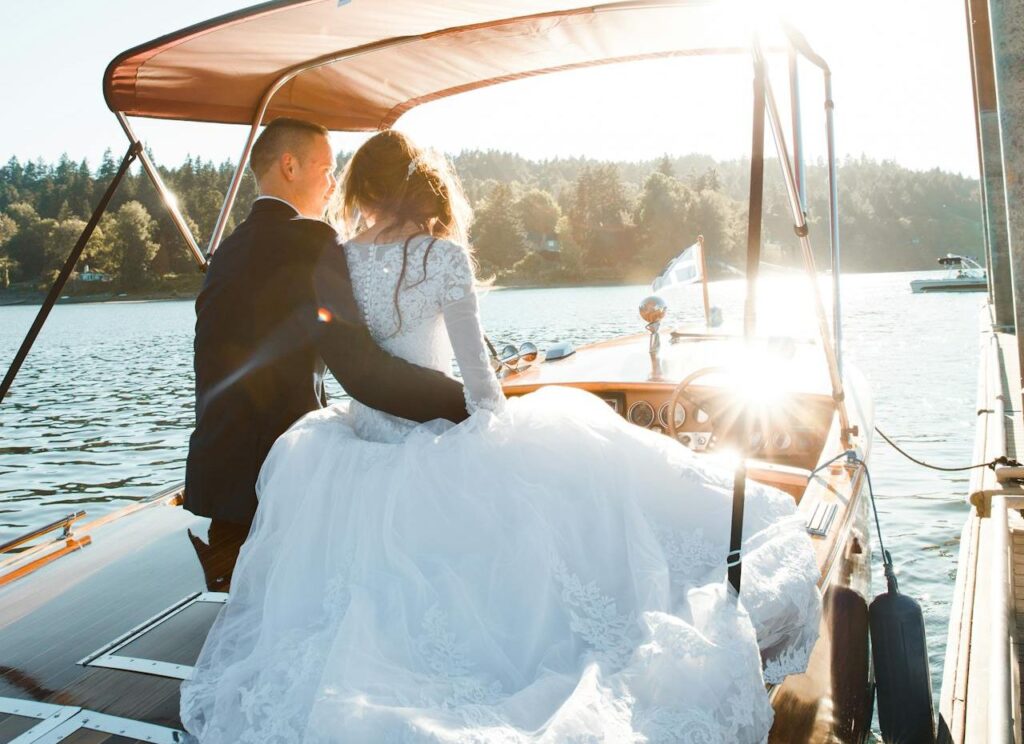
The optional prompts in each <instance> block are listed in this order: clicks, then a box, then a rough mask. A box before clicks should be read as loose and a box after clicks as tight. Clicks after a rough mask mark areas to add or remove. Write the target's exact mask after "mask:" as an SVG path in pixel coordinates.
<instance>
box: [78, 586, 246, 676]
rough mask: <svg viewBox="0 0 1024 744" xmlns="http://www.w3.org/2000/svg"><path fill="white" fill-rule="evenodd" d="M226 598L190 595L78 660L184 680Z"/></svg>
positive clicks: (189, 672) (91, 664) (190, 670)
mask: <svg viewBox="0 0 1024 744" xmlns="http://www.w3.org/2000/svg"><path fill="white" fill-rule="evenodd" d="M227 598H228V595H227V594H225V593H223V592H196V593H195V594H190V595H189V596H187V597H185V598H184V599H182V600H181V601H179V602H177V603H175V604H173V605H171V606H170V607H168V608H167V609H166V610H164V611H162V612H160V613H158V614H157V615H155V616H153V617H151V618H150V619H149V620H146V621H145V622H144V623H142V624H141V625H138V626H137V627H135V628H132V629H131V630H130V631H128V632H127V633H125V634H124V635H122V636H120V637H119V638H115V639H114V640H113V641H111V642H110V643H108V644H106V645H105V646H103V647H102V648H99V649H97V650H96V651H94V652H93V653H91V654H89V655H88V656H86V657H85V658H84V659H82V660H81V661H79V662H78V663H79V664H83V665H85V666H95V667H105V668H107V669H121V670H124V671H129V672H139V673H142V674H153V675H156V676H158V677H170V678H172V679H188V678H189V677H190V676H191V674H192V667H193V665H194V664H195V661H196V658H198V656H199V651H200V649H201V648H202V647H203V642H204V641H205V640H206V636H207V634H208V633H209V632H210V627H211V626H212V625H213V621H214V620H215V619H216V618H217V614H218V613H219V612H220V610H221V607H223V605H224V603H225V602H227Z"/></svg>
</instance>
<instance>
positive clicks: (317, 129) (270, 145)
mask: <svg viewBox="0 0 1024 744" xmlns="http://www.w3.org/2000/svg"><path fill="white" fill-rule="evenodd" d="M329 134H330V133H329V132H328V130H327V127H322V126H320V125H319V124H314V123H313V122H311V121H306V120H305V119H291V118H288V117H286V116H282V117H280V118H278V119H274V120H273V121H272V122H270V123H269V124H267V126H265V127H264V128H263V131H262V132H261V133H260V136H259V137H257V138H256V142H255V144H253V146H252V153H251V154H250V155H249V167H250V168H251V169H252V172H253V175H255V176H256V179H257V180H259V179H260V178H262V177H263V174H264V173H266V172H267V171H268V170H269V169H270V167H271V166H272V165H273V164H274V163H276V162H277V160H278V158H280V157H281V156H282V155H283V154H284V153H286V152H293V153H297V152H299V151H301V150H302V149H303V148H305V146H306V145H308V144H309V142H310V140H311V139H312V137H314V136H323V137H327V136H328V135H329Z"/></svg>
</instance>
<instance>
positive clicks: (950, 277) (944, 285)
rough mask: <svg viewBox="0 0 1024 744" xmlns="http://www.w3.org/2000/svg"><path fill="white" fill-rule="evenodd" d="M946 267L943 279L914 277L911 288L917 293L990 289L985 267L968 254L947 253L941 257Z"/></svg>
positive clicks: (982, 290) (940, 260)
mask: <svg viewBox="0 0 1024 744" xmlns="http://www.w3.org/2000/svg"><path fill="white" fill-rule="evenodd" d="M939 263H940V264H942V265H943V266H945V267H946V269H947V271H946V275H945V276H944V277H942V278H941V279H914V280H913V281H912V282H910V289H911V290H913V292H914V293H915V294H920V293H921V292H984V291H985V290H986V289H988V278H987V276H986V274H985V267H984V266H982V265H981V264H979V263H978V262H977V261H975V260H974V259H973V258H969V257H968V256H957V255H955V254H953V253H947V254H946V255H945V256H943V257H942V258H940V259H939Z"/></svg>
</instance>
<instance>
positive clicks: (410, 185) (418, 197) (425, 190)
mask: <svg viewBox="0 0 1024 744" xmlns="http://www.w3.org/2000/svg"><path fill="white" fill-rule="evenodd" d="M340 199H341V205H340V208H339V209H336V212H335V221H336V222H340V223H341V224H340V227H341V233H342V235H344V236H345V237H346V238H350V237H352V236H353V235H354V234H355V233H356V232H357V231H358V230H359V227H360V221H361V215H360V211H361V210H369V211H372V212H373V213H374V214H376V215H378V219H387V220H389V222H388V224H386V225H384V226H383V229H382V230H380V232H378V234H377V235H378V237H381V236H386V235H388V234H389V233H390V234H394V233H395V232H397V231H399V230H401V229H402V228H403V227H404V226H405V225H406V224H412V225H415V226H416V227H417V228H419V232H417V233H413V234H412V235H410V236H408V237H407V238H406V240H405V243H404V245H403V246H402V270H401V272H400V273H399V275H398V283H397V284H396V285H395V311H396V313H397V314H398V329H397V330H396V331H395V333H398V330H401V327H402V311H401V308H400V307H399V304H398V295H399V292H400V291H401V289H402V283H403V282H404V280H405V273H406V266H407V264H408V261H409V243H410V242H411V241H412V239H413V238H414V237H416V235H418V234H421V233H426V234H427V235H430V236H432V237H433V238H435V239H437V238H444V239H447V240H451V241H452V242H454V243H458V244H459V245H462V246H465V247H466V248H467V249H468V247H469V243H468V238H469V223H470V220H471V219H472V216H473V211H472V209H471V208H470V206H469V202H468V201H467V199H466V195H465V192H463V190H462V184H461V183H460V182H459V178H458V176H456V175H455V171H454V170H453V169H452V167H451V165H450V164H449V162H448V160H447V159H446V158H445V157H444V156H443V155H439V154H437V153H434V152H432V151H427V150H423V149H421V148H419V147H417V146H416V145H415V144H414V143H413V142H412V140H410V139H409V138H408V137H407V136H406V135H404V134H402V133H401V132H398V131H395V130H394V129H387V130H385V131H383V132H380V133H378V134H375V135H374V136H373V137H370V139H368V140H367V141H366V142H364V143H363V146H362V147H360V148H359V149H358V150H356V152H355V154H354V155H353V156H352V158H351V159H350V160H349V161H348V163H347V164H346V165H345V169H344V171H343V172H342V175H341V189H340ZM433 245H434V242H433V241H431V243H430V245H429V246H428V247H427V250H426V251H424V253H423V277H422V278H421V279H420V281H423V280H425V279H426V278H427V258H428V256H429V255H430V249H431V248H433ZM417 283H419V282H417Z"/></svg>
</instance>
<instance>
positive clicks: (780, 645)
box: [181, 131, 820, 744]
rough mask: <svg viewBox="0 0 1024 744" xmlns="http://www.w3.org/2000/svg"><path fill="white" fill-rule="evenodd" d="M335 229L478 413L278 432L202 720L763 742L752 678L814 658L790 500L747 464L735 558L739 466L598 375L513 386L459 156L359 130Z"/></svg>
mask: <svg viewBox="0 0 1024 744" xmlns="http://www.w3.org/2000/svg"><path fill="white" fill-rule="evenodd" d="M343 189H344V195H343V209H342V217H343V220H344V224H345V226H346V227H348V228H350V229H351V228H352V227H353V226H354V225H355V224H356V222H357V221H361V223H362V224H364V225H365V226H366V227H365V229H364V230H363V231H362V232H360V233H358V234H357V235H355V236H354V237H353V238H352V239H351V240H349V241H348V242H347V243H345V245H344V250H345V252H346V257H347V259H348V265H349V268H350V272H351V278H352V285H353V289H354V292H355V296H356V299H357V302H358V304H359V307H360V309H361V311H362V313H363V316H364V318H365V321H366V324H367V326H368V327H369V329H370V331H371V333H372V334H373V336H374V338H375V339H376V340H377V342H378V343H379V344H380V345H381V346H383V347H384V348H385V349H386V350H387V351H389V352H391V353H392V354H395V355H397V356H400V357H403V358H405V359H407V360H409V361H411V362H414V363H415V364H419V365H422V366H426V367H432V368H434V369H438V370H444V371H446V372H450V371H451V359H452V356H453V353H454V357H455V360H456V361H457V363H458V367H459V371H460V373H461V376H462V379H463V382H464V384H465V390H466V398H467V404H468V410H469V411H470V413H471V414H472V415H471V416H470V417H469V418H468V419H467V420H466V421H465V422H463V423H462V424H459V425H457V426H455V425H452V424H450V423H448V422H440V421H437V422H432V423H429V424H422V425H416V424H413V423H411V422H409V421H405V420H403V419H397V418H394V417H392V416H388V415H386V414H383V413H379V412H377V411H375V410H372V409H369V408H366V407H364V406H362V405H360V404H359V403H357V402H352V403H351V404H350V405H348V404H345V403H342V404H338V405H334V406H331V407H329V408H326V409H323V410H320V411H316V412H314V413H310V414H308V415H307V416H305V417H304V418H303V419H301V420H300V421H298V422H297V423H296V424H295V425H293V426H292V427H291V429H290V430H289V431H288V432H286V433H285V434H284V435H283V436H281V437H280V439H278V440H277V442H276V443H275V445H274V447H273V449H272V450H271V453H270V455H269V457H268V458H267V461H266V463H265V464H264V466H263V469H262V471H261V473H260V479H259V483H258V486H257V491H258V493H259V497H260V503H259V510H258V512H257V515H256V520H255V522H254V525H253V528H252V531H251V533H250V535H249V538H248V540H247V542H246V543H245V545H244V547H243V548H242V551H241V554H240V557H239V560H238V564H237V566H236V569H235V572H234V577H233V580H232V586H231V597H230V601H229V602H228V603H227V605H226V606H225V608H224V610H223V611H222V612H221V614H220V616H219V617H218V619H217V621H216V623H215V624H214V626H213V629H212V630H211V632H210V635H209V637H208V639H207V641H206V645H205V646H204V648H203V650H202V653H201V655H200V657H199V661H198V662H197V665H196V668H195V673H194V676H193V678H192V679H191V681H189V682H186V683H184V684H183V685H182V704H181V706H182V711H181V713H182V720H183V722H184V724H185V726H186V728H188V730H189V731H190V732H192V733H193V734H194V735H195V736H196V737H197V738H198V739H199V741H200V742H204V743H205V742H218V743H220V742H224V743H227V742H282V743H284V742H288V743H292V742H311V743H312V742H317V743H319V742H346V743H348V742H374V743H376V742H452V743H456V742H457V743H460V744H461V743H463V742H465V743H469V742H474V743H476V742H510V743H511V742H515V743H518V742H552V743H556V742H694V743H695V744H705V743H706V742H760V741H763V740H765V739H766V738H767V735H768V731H769V728H770V727H771V722H772V709H771V706H770V705H769V702H768V696H767V694H766V691H765V683H766V682H778V681H781V680H782V679H783V678H784V677H785V676H786V675H787V674H791V673H799V672H802V671H804V668H805V667H806V664H807V659H808V656H809V654H810V651H811V649H812V647H813V645H814V642H815V640H816V638H817V629H818V621H819V617H820V596H819V593H818V589H817V579H818V569H817V566H816V564H815V560H814V555H813V551H812V548H811V543H810V540H809V538H808V537H807V536H806V534H805V531H804V529H803V525H802V523H801V522H800V521H799V520H798V519H797V518H796V516H795V505H794V503H793V500H792V499H791V498H790V497H789V496H787V495H785V494H783V493H781V492H779V491H776V490H774V489H771V488H768V487H766V486H762V485H759V484H756V483H750V484H749V485H748V488H747V510H746V518H745V524H744V528H745V529H744V543H743V578H744V583H743V588H742V595H741V599H740V600H739V602H738V603H737V602H736V600H735V598H734V596H732V595H731V593H730V590H728V589H727V588H726V584H725V570H726V567H725V563H726V561H725V559H726V553H727V552H728V534H729V519H730V504H731V479H730V477H729V475H728V474H726V473H724V472H718V471H716V470H713V469H711V468H710V467H706V466H704V465H702V464H701V463H700V462H699V461H698V458H697V456H695V455H693V454H692V453H691V452H690V451H689V450H688V449H687V448H685V447H683V446H682V445H681V444H678V443H677V442H675V441H672V440H671V439H670V438H669V437H665V436H662V435H659V434H655V433H652V432H649V431H646V430H643V429H641V428H639V427H636V426H633V425H631V424H629V423H627V422H626V421H624V420H623V419H622V418H621V417H620V416H618V415H617V414H615V413H614V412H613V411H612V410H611V409H610V408H608V406H607V405H606V404H605V403H603V402H602V401H601V400H599V399H598V398H596V397H594V396H591V395H589V394H587V393H584V392H581V391H578V390H571V389H565V388H547V389H543V390H541V391H539V392H536V393H533V394H530V395H526V396H523V397H519V398H515V399H512V400H506V399H505V398H504V396H503V394H502V391H501V388H500V386H499V384H498V382H497V380H496V378H495V376H494V373H493V371H492V369H491V366H490V364H489V358H488V355H487V351H486V348H485V344H484V339H483V333H482V331H481V327H480V316H479V312H478V307H477V296H476V293H475V291H474V273H473V261H472V257H471V254H470V252H469V250H468V249H467V248H466V245H467V243H466V226H467V223H468V217H469V209H468V206H467V205H466V201H465V198H464V196H463V194H462V192H461V187H460V186H459V183H458V180H457V179H456V178H455V176H454V174H453V173H452V172H451V170H450V169H449V167H448V166H447V163H446V162H445V161H443V159H441V158H434V157H431V156H430V155H428V154H427V153H425V152H424V151H422V150H420V149H418V148H417V147H416V146H415V145H414V144H413V143H412V142H411V141H410V140H409V139H408V138H407V137H405V136H404V135H402V134H400V133H398V132H395V131H385V132H382V133H380V134H377V135H376V136H374V137H372V138H371V139H370V140H368V141H367V142H366V143H365V144H364V145H363V147H362V148H360V150H359V151H358V152H357V153H356V154H355V155H354V157H353V158H352V159H351V161H350V162H349V165H348V166H347V168H346V170H345V173H344V176H343Z"/></svg>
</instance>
